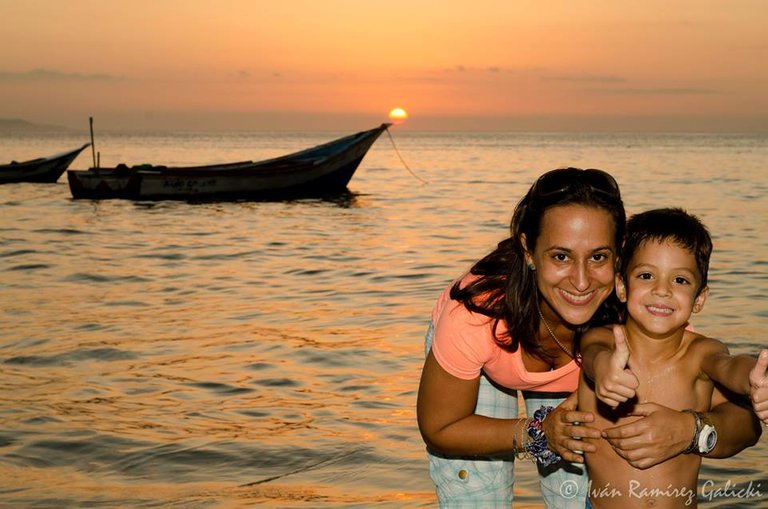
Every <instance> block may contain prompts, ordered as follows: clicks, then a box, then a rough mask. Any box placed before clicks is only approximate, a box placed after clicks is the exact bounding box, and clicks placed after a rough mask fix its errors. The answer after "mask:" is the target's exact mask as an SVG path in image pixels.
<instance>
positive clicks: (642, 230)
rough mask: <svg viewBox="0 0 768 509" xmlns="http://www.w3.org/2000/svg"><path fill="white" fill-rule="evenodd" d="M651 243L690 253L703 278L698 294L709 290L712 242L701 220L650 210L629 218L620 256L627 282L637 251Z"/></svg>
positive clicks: (682, 212) (671, 211) (682, 213)
mask: <svg viewBox="0 0 768 509" xmlns="http://www.w3.org/2000/svg"><path fill="white" fill-rule="evenodd" d="M649 241H656V242H665V241H670V242H673V243H675V244H677V245H678V246H680V247H682V248H683V249H687V250H688V251H690V252H691V253H692V254H693V256H694V257H695V258H696V268H697V269H698V271H699V275H700V277H701V284H700V286H699V288H698V291H699V292H700V291H701V290H702V288H704V287H705V286H707V272H708V271H709V257H710V255H711V254H712V238H711V237H710V235H709V231H708V230H707V227H706V226H704V224H702V222H701V221H700V220H699V218H697V217H696V216H694V215H692V214H689V213H687V212H686V211H685V210H683V209H681V208H664V209H655V210H648V211H646V212H641V213H639V214H635V215H633V216H632V217H630V218H629V221H627V229H626V239H625V241H624V246H623V248H622V253H621V275H622V276H623V277H624V279H625V280H626V279H627V269H628V267H629V261H630V260H631V258H632V256H633V255H634V254H635V251H637V249H638V248H639V247H640V246H641V245H643V244H644V243H646V242H649Z"/></svg>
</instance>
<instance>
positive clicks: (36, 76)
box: [0, 69, 121, 81]
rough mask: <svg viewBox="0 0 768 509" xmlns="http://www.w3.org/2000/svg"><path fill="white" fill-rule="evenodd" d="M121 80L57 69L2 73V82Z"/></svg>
mask: <svg viewBox="0 0 768 509" xmlns="http://www.w3.org/2000/svg"><path fill="white" fill-rule="evenodd" d="M117 79H121V78H119V77H117V76H112V75H111V74H103V73H97V74H83V73H79V72H63V71H57V70H55V69H32V70H30V71H22V72H12V71H0V80H19V81H111V80H117Z"/></svg>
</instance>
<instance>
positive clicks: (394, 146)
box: [386, 128, 428, 184]
mask: <svg viewBox="0 0 768 509" xmlns="http://www.w3.org/2000/svg"><path fill="white" fill-rule="evenodd" d="M386 131H387V136H389V141H391V142H392V148H394V149H395V153H396V154H397V157H399V158H400V162H401V163H403V166H405V169H406V170H408V172H409V173H410V174H411V175H413V176H414V177H416V178H417V179H419V180H421V181H422V182H423V183H424V184H428V182H427V181H426V180H424V179H423V178H421V177H419V176H418V175H416V174H415V173H413V170H411V168H409V167H408V163H406V162H405V159H403V156H401V155H400V151H399V150H397V146H396V145H395V139H394V138H393V137H392V134H391V133H390V132H389V128H387V129H386Z"/></svg>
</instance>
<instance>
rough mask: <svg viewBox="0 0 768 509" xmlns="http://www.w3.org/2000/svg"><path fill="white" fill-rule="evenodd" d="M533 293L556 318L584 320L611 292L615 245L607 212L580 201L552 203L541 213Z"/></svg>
mask: <svg viewBox="0 0 768 509" xmlns="http://www.w3.org/2000/svg"><path fill="white" fill-rule="evenodd" d="M527 256H528V261H529V262H533V263H534V264H535V265H536V283H537V285H538V287H539V293H540V295H541V297H542V299H543V300H544V302H545V303H546V304H547V306H543V309H542V311H544V310H545V309H546V308H547V307H549V308H550V309H552V310H554V311H555V312H556V313H557V314H558V315H559V317H560V319H561V320H563V321H564V322H567V323H569V324H571V325H580V324H583V323H585V322H587V321H588V320H589V319H590V318H592V315H594V314H595V311H597V308H598V307H599V306H600V304H602V303H603V301H605V299H607V298H608V296H609V295H610V294H611V292H612V291H613V284H614V268H615V266H616V246H615V245H614V225H613V219H612V218H611V216H610V214H609V213H608V212H607V211H605V210H602V209H598V208H594V207H586V206H582V205H563V206H557V207H552V208H550V209H548V210H547V211H546V212H545V213H544V217H543V218H542V221H541V233H540V234H539V238H538V241H537V242H536V249H535V250H534V251H533V252H528V255H527Z"/></svg>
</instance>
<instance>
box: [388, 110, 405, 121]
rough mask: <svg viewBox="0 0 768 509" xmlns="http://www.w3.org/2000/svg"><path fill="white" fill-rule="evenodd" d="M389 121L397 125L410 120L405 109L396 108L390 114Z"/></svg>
mask: <svg viewBox="0 0 768 509" xmlns="http://www.w3.org/2000/svg"><path fill="white" fill-rule="evenodd" d="M389 119H390V120H391V121H392V122H394V123H395V125H397V124H402V123H403V122H405V121H406V120H407V119H408V112H407V111H405V110H404V109H403V108H394V109H392V110H390V112H389Z"/></svg>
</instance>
